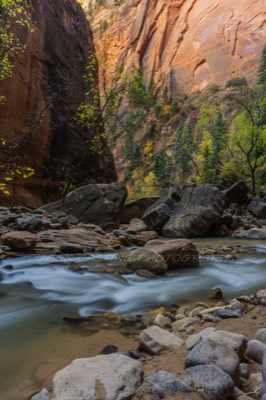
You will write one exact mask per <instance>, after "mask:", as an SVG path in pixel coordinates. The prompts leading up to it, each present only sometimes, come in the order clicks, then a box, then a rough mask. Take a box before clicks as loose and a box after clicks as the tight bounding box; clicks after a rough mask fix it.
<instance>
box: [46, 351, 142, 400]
mask: <svg viewBox="0 0 266 400" xmlns="http://www.w3.org/2000/svg"><path fill="white" fill-rule="evenodd" d="M142 379H143V370H142V366H141V364H140V363H139V362H138V361H136V360H133V359H132V358H129V357H126V356H124V355H122V354H117V353H114V354H108V355H100V356H97V357H92V358H81V359H77V360H74V361H73V362H72V363H71V364H70V365H68V366H67V367H66V368H64V369H62V370H61V371H59V372H57V373H56V375H55V376H54V388H53V397H52V398H53V400H74V399H75V400H84V399H86V400H99V399H105V400H124V399H125V400H126V399H129V398H130V397H131V396H132V395H133V394H134V393H135V391H136V390H137V388H138V387H139V386H140V385H141V383H142Z"/></svg>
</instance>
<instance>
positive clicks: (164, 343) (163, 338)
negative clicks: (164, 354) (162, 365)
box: [139, 326, 183, 354]
mask: <svg viewBox="0 0 266 400" xmlns="http://www.w3.org/2000/svg"><path fill="white" fill-rule="evenodd" d="M139 339H140V347H141V348H142V349H143V350H144V351H146V352H147V353H150V354H158V353H160V352H161V351H163V350H166V349H170V348H178V347H179V346H181V344H182V343H183V341H182V339H180V338H179V337H178V336H176V335H174V334H173V333H170V332H168V331H166V330H165V329H162V328H160V327H159V326H151V327H149V328H147V329H145V330H143V331H142V332H141V333H140V336H139Z"/></svg>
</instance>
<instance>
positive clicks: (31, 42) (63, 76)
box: [0, 0, 116, 205]
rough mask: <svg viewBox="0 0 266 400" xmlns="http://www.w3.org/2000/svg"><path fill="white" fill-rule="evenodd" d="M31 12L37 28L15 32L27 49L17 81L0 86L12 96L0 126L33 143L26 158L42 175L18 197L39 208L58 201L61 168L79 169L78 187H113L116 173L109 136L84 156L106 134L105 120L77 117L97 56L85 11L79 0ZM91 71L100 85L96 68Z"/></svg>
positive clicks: (41, 4)
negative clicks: (83, 122)
mask: <svg viewBox="0 0 266 400" xmlns="http://www.w3.org/2000/svg"><path fill="white" fill-rule="evenodd" d="M30 12H31V21H32V26H34V29H33V30H32V31H31V30H29V29H26V28H20V30H19V31H18V32H17V34H18V36H19V37H20V38H21V41H22V42H23V43H25V51H24V52H20V53H19V54H18V56H16V57H14V59H13V63H14V72H13V75H12V77H11V79H9V80H5V81H2V82H0V95H4V96H5V97H6V101H5V103H4V104H3V105H1V106H0V127H1V137H7V138H9V137H10V138H15V141H18V142H19V141H22V140H23V138H26V139H25V140H27V154H26V155H25V157H24V161H25V163H26V164H28V165H31V166H33V167H34V169H35V172H36V173H35V177H34V178H32V179H31V180H24V182H22V183H21V184H22V185H23V187H21V188H19V190H18V199H17V200H18V201H22V202H24V203H28V204H32V205H38V204H41V203H43V202H48V201H52V200H55V199H56V197H58V193H59V187H60V185H61V184H62V182H60V180H61V181H62V180H63V179H62V177H60V174H59V167H60V165H61V167H62V166H63V167H66V166H67V165H70V164H72V165H73V164H74V165H76V168H77V171H76V172H77V174H76V175H77V176H78V181H77V184H84V183H90V182H111V181H114V180H115V179H116V172H115V167H114V163H113V158H112V155H111V153H110V151H109V149H108V147H107V144H106V142H105V139H104V138H103V137H101V142H102V145H101V150H100V151H96V152H95V151H93V150H89V151H86V148H88V143H90V142H91V139H92V138H93V137H95V135H97V136H99V135H101V136H103V135H102V133H103V126H102V120H101V117H99V118H98V124H97V129H94V128H93V129H91V130H89V129H88V128H85V127H82V126H80V125H78V124H77V122H75V120H74V118H73V117H74V116H75V114H76V112H77V107H78V105H79V104H80V103H81V102H83V101H84V100H85V96H86V93H88V91H89V85H90V84H89V82H88V81H86V80H85V79H84V75H85V74H86V73H87V69H86V67H87V63H88V61H87V60H88V55H89V54H90V53H91V52H94V45H93V39H92V34H91V30H90V27H89V25H88V22H87V20H86V17H85V15H84V13H83V11H82V8H81V7H80V5H78V4H77V3H76V1H75V0H57V1H51V0H42V1H36V0H30ZM11 57H12V55H11ZM90 72H91V73H92V74H94V79H93V81H94V82H95V84H96V85H97V84H98V81H97V79H98V78H97V71H96V70H91V71H90ZM91 101H92V100H91ZM99 111H100V108H99V109H96V111H95V112H96V114H98V113H99ZM12 140H13V139H12Z"/></svg>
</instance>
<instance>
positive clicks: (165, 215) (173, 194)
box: [142, 187, 182, 233]
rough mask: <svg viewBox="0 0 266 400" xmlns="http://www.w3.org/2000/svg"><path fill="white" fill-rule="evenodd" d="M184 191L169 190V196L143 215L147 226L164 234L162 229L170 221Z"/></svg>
mask: <svg viewBox="0 0 266 400" xmlns="http://www.w3.org/2000/svg"><path fill="white" fill-rule="evenodd" d="M181 196H182V191H181V190H180V189H179V188H178V187H173V188H170V189H169V192H168V194H167V195H165V196H163V197H161V198H160V199H159V200H157V201H156V202H155V203H154V204H153V205H152V206H151V207H149V208H148V210H147V211H146V212H145V214H144V215H143V217H142V219H143V221H144V222H145V224H146V225H147V226H148V227H149V228H152V229H154V230H155V231H157V232H158V233H162V228H163V226H164V225H165V224H166V222H167V221H168V220H169V218H170V215H171V213H172V211H173V210H174V209H175V207H176V205H177V203H178V202H179V201H180V199H181Z"/></svg>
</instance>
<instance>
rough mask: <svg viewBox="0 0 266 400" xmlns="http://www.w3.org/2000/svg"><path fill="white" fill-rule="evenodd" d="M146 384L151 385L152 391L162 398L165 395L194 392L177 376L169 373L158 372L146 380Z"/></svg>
mask: <svg viewBox="0 0 266 400" xmlns="http://www.w3.org/2000/svg"><path fill="white" fill-rule="evenodd" d="M145 382H149V383H150V384H151V390H152V392H153V393H154V394H156V395H157V396H159V397H160V398H164V396H165V395H167V394H170V395H175V394H176V393H191V392H192V391H193V390H192V389H191V387H189V386H188V385H186V384H185V383H184V382H182V381H181V380H180V379H178V378H177V377H176V375H174V374H171V373H170V372H167V371H157V372H154V373H153V374H151V375H150V376H148V377H147V378H145Z"/></svg>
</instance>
